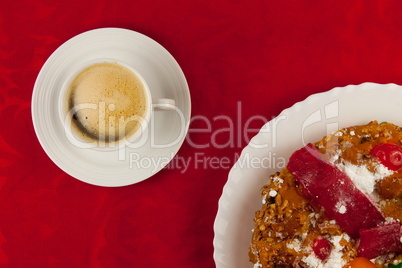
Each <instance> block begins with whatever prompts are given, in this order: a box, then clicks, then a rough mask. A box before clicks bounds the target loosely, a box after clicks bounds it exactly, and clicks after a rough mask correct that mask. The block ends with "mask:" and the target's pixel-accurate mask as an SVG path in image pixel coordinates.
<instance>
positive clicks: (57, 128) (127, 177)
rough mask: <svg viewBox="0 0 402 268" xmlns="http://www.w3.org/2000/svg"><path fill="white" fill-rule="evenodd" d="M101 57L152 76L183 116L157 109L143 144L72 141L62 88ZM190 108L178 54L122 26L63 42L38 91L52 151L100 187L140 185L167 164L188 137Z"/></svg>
mask: <svg viewBox="0 0 402 268" xmlns="http://www.w3.org/2000/svg"><path fill="white" fill-rule="evenodd" d="M98 58H113V59H116V60H120V61H123V62H126V63H128V64H130V65H131V66H133V67H134V68H135V69H136V70H138V71H139V72H140V73H141V74H142V76H143V77H144V78H145V80H146V81H147V83H148V85H149V87H150V89H151V93H152V97H153V98H169V99H173V100H174V101H175V103H176V104H175V105H176V107H177V108H178V110H180V111H181V113H182V115H179V113H177V112H175V111H168V112H162V111H160V112H155V113H154V118H153V119H152V120H151V124H150V128H149V131H150V133H154V135H153V136H154V137H149V138H148V141H147V143H146V144H145V145H144V146H142V147H140V148H138V149H133V148H129V147H126V148H125V150H124V151H122V150H120V152H119V151H112V152H101V151H96V150H93V149H80V148H77V147H75V146H74V145H72V144H71V143H70V142H69V141H68V140H67V137H66V135H65V132H64V128H63V126H62V123H61V120H60V119H59V117H58V107H57V105H58V96H59V93H60V89H61V86H62V83H63V81H64V80H65V79H66V78H67V76H68V74H69V73H70V72H71V71H72V70H74V69H75V68H76V67H77V66H79V65H81V64H82V63H84V62H87V61H90V60H94V59H98ZM190 113H191V100H190V92H189V88H188V85H187V81H186V78H185V76H184V74H183V72H182V70H181V69H180V66H179V65H178V63H177V62H176V60H175V59H174V58H173V57H172V55H171V54H170V53H169V52H168V51H167V50H166V49H165V48H163V47H162V46H161V45H160V44H158V43H157V42H155V41H154V40H152V39H150V38H149V37H147V36H145V35H142V34H140V33H137V32H134V31H131V30H126V29H120V28H102V29H96V30H92V31H88V32H84V33H82V34H79V35H77V36H75V37H73V38H71V39H70V40H68V41H67V42H65V43H64V44H63V45H61V46H60V47H59V48H58V49H57V50H56V51H55V52H53V54H52V55H51V56H50V57H49V58H48V60H47V61H46V63H45V64H44V65H43V67H42V69H41V71H40V73H39V75H38V77H37V80H36V82H35V86H34V91H33V95H32V120H33V124H34V128H35V132H36V135H37V137H38V139H39V142H40V144H41V145H42V147H43V149H44V150H45V152H46V153H47V155H48V156H49V157H50V158H51V159H52V161H53V162H54V163H55V164H56V165H57V166H59V167H60V168H61V169H62V170H64V171H65V172H66V173H68V174H70V175H71V176H73V177H75V178H76V179H79V180H81V181H84V182H87V183H90V184H94V185H100V186H124V185H130V184H134V183H137V182H140V181H143V180H145V179H147V178H149V177H151V176H152V175H154V174H156V173H157V172H158V171H160V170H161V169H162V168H163V167H165V166H166V165H167V164H168V163H169V161H170V160H171V159H172V158H173V157H174V156H175V154H176V153H177V151H178V150H179V148H180V147H181V145H182V143H183V141H184V139H185V136H186V133H187V130H188V125H189V121H190ZM150 136H151V135H150Z"/></svg>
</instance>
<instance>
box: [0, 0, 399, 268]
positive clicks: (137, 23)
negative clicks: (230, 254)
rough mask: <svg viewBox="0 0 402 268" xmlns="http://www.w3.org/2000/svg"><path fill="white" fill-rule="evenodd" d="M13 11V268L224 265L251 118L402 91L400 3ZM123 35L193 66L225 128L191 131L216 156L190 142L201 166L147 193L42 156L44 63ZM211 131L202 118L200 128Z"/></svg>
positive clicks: (198, 111) (4, 63)
mask: <svg viewBox="0 0 402 268" xmlns="http://www.w3.org/2000/svg"><path fill="white" fill-rule="evenodd" d="M0 6H1V7H0V10H1V11H0V25H1V26H0V48H1V49H0V88H1V91H0V118H1V127H0V148H1V154H0V267H166V268H167V267H175V268H176V267H191V268H194V267H200V268H205V267H214V261H213V257H212V254H213V246H212V240H213V236H214V234H213V222H214V218H215V215H216V212H217V206H218V205H217V204H218V199H219V197H220V195H221V192H222V188H223V185H224V184H225V182H226V180H227V175H228V172H229V170H230V167H231V165H232V164H233V163H234V161H235V159H236V157H237V155H238V154H239V153H240V152H241V149H242V148H243V147H244V146H245V145H247V141H248V138H249V137H251V136H253V135H254V134H255V132H252V131H250V132H249V133H248V134H247V135H244V133H243V131H242V130H243V129H244V127H245V123H246V122H247V120H248V119H249V118H251V117H252V116H254V115H260V116H261V120H254V121H253V122H252V123H251V124H250V125H249V126H248V128H260V127H261V126H262V125H263V123H264V122H263V121H264V120H262V119H264V118H265V119H266V120H269V119H271V118H272V117H273V116H275V115H277V114H278V113H279V112H280V111H281V110H283V109H284V108H287V107H289V106H290V105H292V104H293V103H295V102H297V101H301V100H303V99H304V98H305V97H307V96H308V95H310V94H312V93H317V92H322V91H326V90H329V89H331V88H333V87H336V86H345V85H348V84H360V83H362V82H377V83H389V82H393V83H399V84H400V83H402V68H401V67H400V66H399V65H400V64H401V65H402V49H401V48H402V2H400V1H380V0H378V1H341V2H339V1H336V4H335V2H334V1H324V2H323V1H251V2H250V1H244V0H241V1H222V0H218V1H204V2H203V3H200V2H197V1H187V0H179V1H164V0H148V1H127V0H125V1H105V0H98V1H75V2H74V1H49V0H41V1H30V0H29V1H28V0H26V1H9V0H5V1H2V2H1V5H0ZM110 26H113V27H121V28H127V29H131V30H135V31H138V32H141V33H143V34H145V35H148V36H149V37H151V38H153V39H155V40H156V41H158V42H159V43H161V44H162V45H163V46H164V47H165V48H166V49H167V50H169V51H170V52H171V54H172V55H173V56H174V57H175V58H176V60H177V61H178V63H179V64H180V65H181V67H182V69H183V71H184V73H185V75H186V77H187V80H188V83H189V86H190V92H191V95H192V107H193V108H192V115H193V116H200V115H201V116H205V117H206V118H208V119H209V120H210V122H211V132H210V133H208V132H205V133H190V134H189V138H190V139H191V141H192V142H195V143H197V144H206V145H207V147H206V148H203V149H200V148H194V146H191V144H190V142H189V140H187V141H186V142H185V143H184V145H183V147H182V148H181V149H180V151H179V153H178V157H181V158H183V159H190V166H189V167H188V169H187V170H184V169H183V168H180V167H178V166H176V167H174V168H167V169H164V170H162V171H161V172H160V173H158V174H157V175H155V176H154V177H152V178H150V179H148V180H146V181H143V182H141V183H138V184H135V185H131V186H127V187H120V188H104V187H97V186H92V185H88V184H86V183H83V182H80V181H78V180H76V179H74V178H72V177H70V176H69V175H67V174H66V173H64V172H63V171H61V170H60V169H59V168H58V167H57V166H56V165H55V164H54V163H53V162H52V161H51V160H50V159H49V158H48V157H47V155H46V154H45V153H44V151H43V150H42V148H41V147H40V145H39V142H38V140H37V138H36V136H35V133H34V129H33V125H32V121H31V111H30V108H31V103H30V101H31V95H32V89H33V85H34V82H35V79H36V76H37V75H38V72H39V70H40V68H41V66H42V65H43V63H44V62H45V61H46V59H47V58H48V57H49V56H50V54H51V53H52V52H53V51H54V50H55V49H56V48H57V47H58V46H60V45H61V44H62V43H63V42H65V41H66V40H68V39H69V38H71V37H73V36H74V35H76V34H79V33H81V32H83V31H86V30H90V29H95V28H100V27H110ZM373 109H375V107H373ZM226 117H229V118H231V119H233V122H234V125H233V126H231V125H229V124H228V121H227V120H224V119H222V118H226ZM206 127H207V126H206V125H205V122H204V121H201V120H198V121H197V120H195V121H194V122H192V124H191V125H190V129H197V128H204V129H205V128H206ZM230 127H233V131H222V132H218V133H217V134H216V135H214V136H213V133H216V131H219V130H222V128H223V129H224V128H226V129H227V128H230ZM216 145H221V146H216ZM196 157H198V159H201V160H200V161H201V162H200V161H196ZM211 159H217V161H218V164H216V161H215V160H213V161H211ZM222 159H226V160H224V161H221V160H222ZM219 161H221V162H219ZM214 163H215V164H214ZM245 254H247V253H245Z"/></svg>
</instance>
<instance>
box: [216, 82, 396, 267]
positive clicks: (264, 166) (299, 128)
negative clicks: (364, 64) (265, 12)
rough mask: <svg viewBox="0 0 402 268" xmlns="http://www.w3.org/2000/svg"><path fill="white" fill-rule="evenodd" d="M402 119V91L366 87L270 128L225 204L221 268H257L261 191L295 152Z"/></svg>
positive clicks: (288, 114) (301, 109) (307, 107)
mask: <svg viewBox="0 0 402 268" xmlns="http://www.w3.org/2000/svg"><path fill="white" fill-rule="evenodd" d="M401 115H402V87H401V86H398V85H395V84H387V85H379V84H374V83H364V84H361V85H357V86H354V85H350V86H347V87H343V88H334V89H332V90H330V91H328V92H324V93H320V94H315V95H312V96H310V97H308V98H307V99H306V100H304V101H302V102H299V103H296V104H295V105H294V106H292V107H291V108H289V109H286V110H284V111H283V112H282V113H281V114H280V115H279V116H278V117H276V118H275V119H274V120H272V121H270V122H268V123H267V124H266V125H265V126H264V127H263V128H262V129H261V130H260V132H259V133H258V134H257V135H256V136H255V137H254V138H253V139H252V140H251V142H250V144H249V145H248V146H247V147H246V148H245V149H244V150H243V151H242V154H241V156H240V158H239V160H238V161H237V163H236V164H235V165H234V166H233V168H232V169H231V171H230V173H229V179H228V181H227V183H226V185H225V187H224V189H223V194H222V196H221V198H220V200H219V208H218V213H217V216H216V219H215V224H214V232H215V237H214V259H215V263H216V266H217V268H237V267H238V268H245V267H253V265H252V264H251V263H250V262H249V260H248V247H249V245H250V239H251V230H252V228H253V226H254V223H253V220H252V219H253V217H254V213H255V211H256V210H258V209H260V208H261V197H260V188H261V187H262V186H263V185H264V184H266V183H267V182H268V178H269V176H270V175H271V174H273V173H275V172H276V171H279V170H280V169H281V168H282V167H283V165H284V162H285V161H286V163H287V160H288V157H289V156H290V154H291V153H292V152H294V151H295V150H297V149H299V148H301V147H303V146H304V145H305V144H306V143H308V142H315V141H318V140H320V139H321V138H322V137H323V136H325V135H327V134H328V132H331V131H333V130H336V129H339V128H343V127H348V126H353V125H361V124H366V123H368V122H370V121H372V120H377V121H379V122H382V121H387V122H390V123H394V124H397V125H400V126H402V116H401ZM255 145H259V146H260V147H264V146H265V148H257V146H255Z"/></svg>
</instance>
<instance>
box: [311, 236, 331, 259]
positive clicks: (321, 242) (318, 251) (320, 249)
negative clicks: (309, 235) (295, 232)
mask: <svg viewBox="0 0 402 268" xmlns="http://www.w3.org/2000/svg"><path fill="white" fill-rule="evenodd" d="M331 250H332V246H331V243H329V241H328V240H327V239H325V238H324V237H320V238H317V239H314V240H313V251H314V253H315V255H316V256H317V257H318V258H319V259H320V260H322V261H324V260H326V259H327V258H328V256H329V255H330V254H331Z"/></svg>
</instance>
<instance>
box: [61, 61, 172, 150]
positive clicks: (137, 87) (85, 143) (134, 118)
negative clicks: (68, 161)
mask: <svg viewBox="0 0 402 268" xmlns="http://www.w3.org/2000/svg"><path fill="white" fill-rule="evenodd" d="M122 81H124V82H122ZM73 83H74V84H73ZM136 97H138V98H136ZM102 100H103V101H102ZM58 104H59V116H60V120H61V122H62V124H63V126H64V130H65V134H66V137H67V139H68V140H69V142H70V143H72V144H73V145H74V146H76V147H78V148H85V149H87V148H91V149H95V150H100V151H111V150H115V149H118V148H122V147H124V146H126V145H129V144H133V143H143V139H146V138H147V130H148V125H149V123H150V119H151V117H152V113H153V112H154V110H162V111H169V110H174V109H175V101H174V100H172V99H168V98H152V95H151V91H150V89H149V86H148V84H147V83H146V81H145V79H144V78H143V76H142V75H141V74H140V73H139V72H138V71H137V70H135V69H134V68H133V67H131V66H130V65H128V64H126V63H124V62H122V61H119V60H115V59H109V58H107V59H96V60H91V61H88V62H86V63H84V64H82V65H80V66H79V67H78V68H76V69H75V70H74V71H73V72H72V73H71V74H69V75H68V77H67V79H66V80H65V81H64V83H63V85H62V88H61V91H60V95H59V103H58ZM123 104H124V105H123ZM137 111H141V113H139V112H138V113H137V114H136V112H137ZM96 115H97V116H98V117H96ZM96 120H98V122H97V123H96ZM116 126H118V128H119V129H117V130H116ZM131 126H134V127H133V128H132V129H131V130H130V131H128V133H126V130H127V128H129V127H131ZM111 133H114V134H111Z"/></svg>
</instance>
